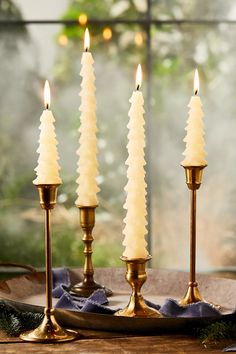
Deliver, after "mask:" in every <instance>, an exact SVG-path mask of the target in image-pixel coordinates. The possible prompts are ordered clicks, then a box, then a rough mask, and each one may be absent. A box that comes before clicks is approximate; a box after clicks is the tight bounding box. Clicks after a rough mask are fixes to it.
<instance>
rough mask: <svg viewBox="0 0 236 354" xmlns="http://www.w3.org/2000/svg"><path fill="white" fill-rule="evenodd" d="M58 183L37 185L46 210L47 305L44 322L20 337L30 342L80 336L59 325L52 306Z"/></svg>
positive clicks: (53, 341)
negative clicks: (53, 213) (53, 219)
mask: <svg viewBox="0 0 236 354" xmlns="http://www.w3.org/2000/svg"><path fill="white" fill-rule="evenodd" d="M58 186H59V185H58V184H41V185H37V188H38V192H39V200H40V206H41V208H42V209H44V210H45V263H46V307H45V309H44V319H43V321H42V323H41V324H40V325H39V327H37V328H36V329H34V330H33V331H28V332H25V333H22V334H21V335H20V338H21V339H22V340H24V341H28V342H41V343H55V342H66V341H70V340H73V339H75V338H77V337H78V333H77V332H75V331H71V330H65V329H63V328H61V327H60V326H59V324H58V323H57V321H56V319H55V315H54V312H55V310H54V309H53V308H52V249H51V209H53V208H54V207H55V205H56V198H57V188H58Z"/></svg>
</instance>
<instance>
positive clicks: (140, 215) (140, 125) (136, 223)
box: [123, 65, 148, 259]
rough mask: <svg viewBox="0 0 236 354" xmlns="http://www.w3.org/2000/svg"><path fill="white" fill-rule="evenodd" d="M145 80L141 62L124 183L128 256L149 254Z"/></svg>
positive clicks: (137, 77) (134, 93)
mask: <svg viewBox="0 0 236 354" xmlns="http://www.w3.org/2000/svg"><path fill="white" fill-rule="evenodd" d="M141 82H142V70H141V66H140V65H139V66H138V69H137V75H136V88H137V89H136V91H134V92H133V94H132V97H131V98H130V100H129V101H130V102H131V107H130V110H129V113H128V115H129V117H130V120H129V123H128V129H129V133H128V145H127V149H128V159H127V160H126V165H128V169H127V177H128V183H127V185H126V186H125V191H126V193H127V198H126V202H125V204H124V209H126V210H127V212H126V217H125V219H124V222H125V224H126V225H125V228H124V230H123V234H124V235H125V238H124V241H123V245H124V246H125V250H124V253H123V256H124V257H127V258H128V259H136V258H146V257H147V256H148V251H147V249H146V246H147V242H146V241H145V234H146V233H147V229H146V225H147V221H146V215H147V209H146V183H145V170H144V165H145V159H144V147H145V131H144V125H145V121H144V117H143V114H144V108H143V105H144V100H143V95H142V92H141V91H140V87H141Z"/></svg>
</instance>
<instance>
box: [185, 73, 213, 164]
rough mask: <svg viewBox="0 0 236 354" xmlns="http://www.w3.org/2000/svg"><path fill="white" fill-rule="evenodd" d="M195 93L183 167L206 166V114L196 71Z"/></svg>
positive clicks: (188, 124) (188, 125)
mask: <svg viewBox="0 0 236 354" xmlns="http://www.w3.org/2000/svg"><path fill="white" fill-rule="evenodd" d="M194 93H195V95H194V96H192V97H191V100H190V102H189V105H188V107H189V108H190V110H189V117H188V120H187V126H186V128H185V130H186V131H187V134H186V136H185V138H184V142H185V143H186V148H185V151H184V152H183V155H184V156H185V158H184V160H183V161H182V162H181V165H182V166H205V165H207V161H206V151H205V149H204V147H205V140H204V135H205V132H204V124H203V117H204V113H203V111H202V102H201V99H200V97H199V96H198V93H199V76H198V71H197V70H196V71H195V77H194Z"/></svg>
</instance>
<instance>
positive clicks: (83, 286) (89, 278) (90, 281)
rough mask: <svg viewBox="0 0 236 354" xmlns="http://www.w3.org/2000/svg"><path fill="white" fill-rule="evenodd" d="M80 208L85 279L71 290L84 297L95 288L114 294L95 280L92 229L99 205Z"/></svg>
mask: <svg viewBox="0 0 236 354" xmlns="http://www.w3.org/2000/svg"><path fill="white" fill-rule="evenodd" d="M77 207H78V208H79V210H80V226H81V228H82V229H83V231H84V236H83V242H84V255H85V261H84V271H83V275H84V279H83V280H82V282H80V283H78V284H76V285H74V286H73V287H72V288H71V290H70V292H71V293H72V294H73V295H78V296H82V297H89V296H90V295H91V294H92V293H93V292H94V291H95V290H97V289H103V290H104V291H105V293H106V295H107V296H111V295H112V291H111V290H110V289H108V288H106V287H105V286H103V285H100V284H98V283H96V282H95V281H94V269H93V262H92V254H93V249H92V242H93V240H94V239H93V235H92V231H93V228H94V225H95V209H96V207H97V205H94V206H81V205H78V206H77Z"/></svg>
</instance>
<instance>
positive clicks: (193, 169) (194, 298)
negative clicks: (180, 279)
mask: <svg viewBox="0 0 236 354" xmlns="http://www.w3.org/2000/svg"><path fill="white" fill-rule="evenodd" d="M204 167H206V166H184V169H185V175H186V184H187V186H188V188H189V189H190V271H189V283H188V289H187V292H186V294H185V296H184V297H183V299H181V300H180V302H179V304H180V305H181V306H186V305H189V304H192V303H195V302H199V301H203V299H202V296H201V294H200V292H199V290H198V284H197V282H196V193H197V192H196V191H197V189H199V188H200V185H201V182H202V172H203V169H204Z"/></svg>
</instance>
